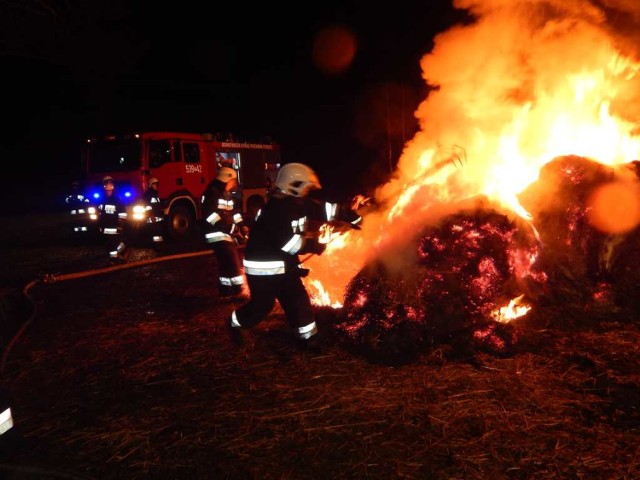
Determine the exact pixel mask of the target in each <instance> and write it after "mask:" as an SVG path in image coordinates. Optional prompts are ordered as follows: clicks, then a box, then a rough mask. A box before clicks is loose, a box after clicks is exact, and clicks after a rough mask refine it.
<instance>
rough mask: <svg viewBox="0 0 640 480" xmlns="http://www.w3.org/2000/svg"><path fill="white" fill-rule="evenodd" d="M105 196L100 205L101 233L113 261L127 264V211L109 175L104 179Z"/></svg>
mask: <svg viewBox="0 0 640 480" xmlns="http://www.w3.org/2000/svg"><path fill="white" fill-rule="evenodd" d="M102 187H103V189H104V195H103V196H102V197H101V198H100V204H99V205H98V213H99V221H98V223H99V226H100V232H101V233H102V235H104V237H105V239H106V244H107V251H108V252H109V258H110V259H111V261H116V262H117V261H120V262H126V261H127V259H128V258H129V249H128V248H127V245H126V243H125V231H124V222H125V221H126V219H127V211H126V207H125V204H124V202H123V201H122V199H121V198H120V197H119V196H118V194H117V193H116V185H115V180H114V179H113V177H111V176H109V175H107V176H106V177H104V178H103V179H102Z"/></svg>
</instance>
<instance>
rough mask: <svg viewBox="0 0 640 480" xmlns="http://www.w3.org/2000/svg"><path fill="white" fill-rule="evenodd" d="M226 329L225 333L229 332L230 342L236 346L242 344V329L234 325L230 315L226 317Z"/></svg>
mask: <svg viewBox="0 0 640 480" xmlns="http://www.w3.org/2000/svg"><path fill="white" fill-rule="evenodd" d="M226 329H227V333H228V334H229V338H230V339H231V342H232V343H233V344H234V345H235V346H237V347H242V346H244V332H243V331H242V327H240V326H234V324H233V318H232V317H229V318H227V322H226Z"/></svg>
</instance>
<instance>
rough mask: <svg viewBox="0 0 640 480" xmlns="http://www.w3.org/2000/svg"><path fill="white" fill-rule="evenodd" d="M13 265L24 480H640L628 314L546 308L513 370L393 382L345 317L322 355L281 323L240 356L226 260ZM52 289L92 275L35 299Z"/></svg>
mask: <svg viewBox="0 0 640 480" xmlns="http://www.w3.org/2000/svg"><path fill="white" fill-rule="evenodd" d="M5 254H6V255H9V256H11V259H12V261H13V262H14V263H13V265H14V268H12V269H7V271H5V272H4V273H3V274H2V276H3V278H6V281H5V282H4V285H5V286H4V287H3V293H4V297H3V312H4V313H3V320H4V322H5V325H9V324H10V323H11V321H12V319H10V318H9V317H14V316H22V319H23V320H24V321H23V322H22V323H21V325H22V326H23V328H22V329H21V330H18V329H14V330H16V332H17V333H18V336H17V337H16V336H15V335H11V336H10V335H7V334H5V336H4V337H3V338H4V342H3V343H4V344H3V352H4V355H3V365H2V367H3V371H2V385H3V387H4V388H5V389H6V390H7V392H8V394H9V398H10V403H11V407H12V411H13V416H14V420H15V424H16V427H15V429H14V430H13V434H12V437H11V440H12V441H11V443H10V444H8V445H3V446H4V448H3V449H2V452H0V460H1V463H0V472H2V473H4V474H5V476H6V478H18V479H22V478H29V479H30V478H84V479H87V478H91V479H133V480H137V479H227V478H228V479H328V478H380V479H388V478H411V479H587V478H588V479H592V478H593V479H595V478H597V479H600V478H603V479H604V478H606V479H632V478H640V446H639V445H640V442H639V440H640V412H639V411H638V408H639V406H640V373H639V372H640V369H639V368H638V366H639V365H638V363H639V360H640V355H639V348H640V330H639V329H638V324H637V319H636V317H635V315H633V314H630V313H629V312H623V311H615V312H612V311H585V310H584V309H583V308H581V307H578V306H575V305H566V306H565V307H563V308H562V309H558V308H557V307H556V308H554V309H553V310H550V309H545V308H539V309H537V310H536V311H533V312H531V313H530V314H529V315H528V316H527V317H524V318H522V319H520V320H518V323H517V324H516V325H515V331H516V333H517V337H518V342H517V345H516V348H515V349H514V350H513V351H512V352H510V353H509V355H502V356H495V355H491V354H489V353H486V352H482V351H473V350H470V349H469V348H464V347H461V346H460V345H459V344H457V343H456V341H455V338H451V342H447V343H442V344H434V345H432V346H431V347H430V348H429V349H427V350H425V352H424V354H423V355H421V357H420V359H419V360H418V361H416V362H413V363H410V364H406V365H401V366H389V365H385V364H382V363H377V362H375V359H371V358H364V357H363V356H360V355H358V354H357V353H356V352H352V351H349V348H348V346H347V345H346V344H344V343H342V342H341V341H340V338H339V337H338V336H336V335H335V334H332V333H331V331H332V330H331V328H330V325H331V322H333V321H335V319H336V317H337V316H339V315H340V312H339V311H332V310H326V309H323V310H318V318H319V320H320V325H321V328H322V331H323V332H324V341H325V342H324V343H325V346H324V350H323V352H322V353H321V354H317V355H310V354H307V353H305V354H303V353H300V352H298V351H297V350H296V349H295V348H294V347H293V345H292V343H291V341H290V337H289V332H288V331H287V329H286V324H285V322H284V319H283V316H282V313H281V312H280V311H279V310H276V311H274V312H273V314H272V315H271V316H270V317H269V318H268V320H267V321H266V322H264V323H263V324H261V325H260V326H259V328H257V329H256V330H255V331H254V332H252V335H251V338H250V341H249V342H248V345H247V346H246V347H244V348H238V347H235V346H234V345H233V344H232V343H231V341H230V340H229V339H228V338H227V336H226V335H225V331H224V329H223V321H224V319H225V318H226V316H227V315H228V314H229V313H230V312H231V310H232V309H233V308H234V307H233V305H229V304H222V303H220V302H219V300H218V299H217V298H216V295H215V292H214V289H213V287H212V285H213V279H214V277H215V269H216V264H215V258H214V257H213V256H211V255H195V256H190V257H187V256H185V257H184V258H181V257H180V255H175V256H174V257H175V258H173V259H171V260H167V261H158V262H157V263H150V264H144V261H145V259H149V258H152V257H153V256H154V255H155V254H153V253H149V252H147V251H145V250H143V249H140V250H138V251H137V252H136V255H138V256H137V257H135V256H134V257H133V259H132V260H133V263H134V264H135V262H140V265H138V266H133V265H132V266H130V268H124V269H121V270H116V271H111V272H106V273H99V274H94V273H95V272H96V269H99V268H102V267H104V266H105V265H104V261H103V259H102V257H101V256H100V250H99V249H93V248H91V247H86V248H85V247H83V248H77V247H74V246H71V245H67V244H66V243H64V242H63V241H60V242H54V244H53V245H48V246H39V245H37V244H36V243H31V244H29V243H28V242H27V243H26V245H25V243H24V242H13V243H12V244H11V249H5ZM36 259H37V260H36ZM47 272H48V273H55V274H59V273H62V274H63V275H64V274H65V273H67V274H68V273H70V272H76V273H77V272H84V273H83V274H81V275H77V276H76V277H75V278H69V279H65V280H56V278H55V276H54V277H53V278H51V277H49V280H48V281H47V282H44V281H37V282H35V283H30V282H29V279H31V278H43V277H42V275H41V274H42V273H47ZM38 273H39V274H40V275H39V276H38V275H37V274H38ZM58 278H61V277H60V276H59V277H58ZM26 285H29V286H28V287H27V288H25V286H26ZM16 289H17V290H16ZM16 305H17V306H16ZM16 332H14V333H16ZM0 438H1V437H0Z"/></svg>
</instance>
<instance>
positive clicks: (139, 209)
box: [133, 205, 147, 220]
mask: <svg viewBox="0 0 640 480" xmlns="http://www.w3.org/2000/svg"><path fill="white" fill-rule="evenodd" d="M146 217H147V215H146V208H145V207H144V205H134V206H133V219H134V220H144V219H145V218H146Z"/></svg>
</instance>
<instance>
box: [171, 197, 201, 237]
mask: <svg viewBox="0 0 640 480" xmlns="http://www.w3.org/2000/svg"><path fill="white" fill-rule="evenodd" d="M195 220H196V217H195V213H194V212H193V210H192V209H190V208H188V207H186V206H184V205H176V206H175V207H173V208H172V209H171V211H170V212H169V222H168V225H167V227H168V230H169V232H168V233H169V236H170V237H171V238H172V239H173V240H176V241H186V240H188V239H190V238H191V237H192V236H193V233H194V230H195Z"/></svg>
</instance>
